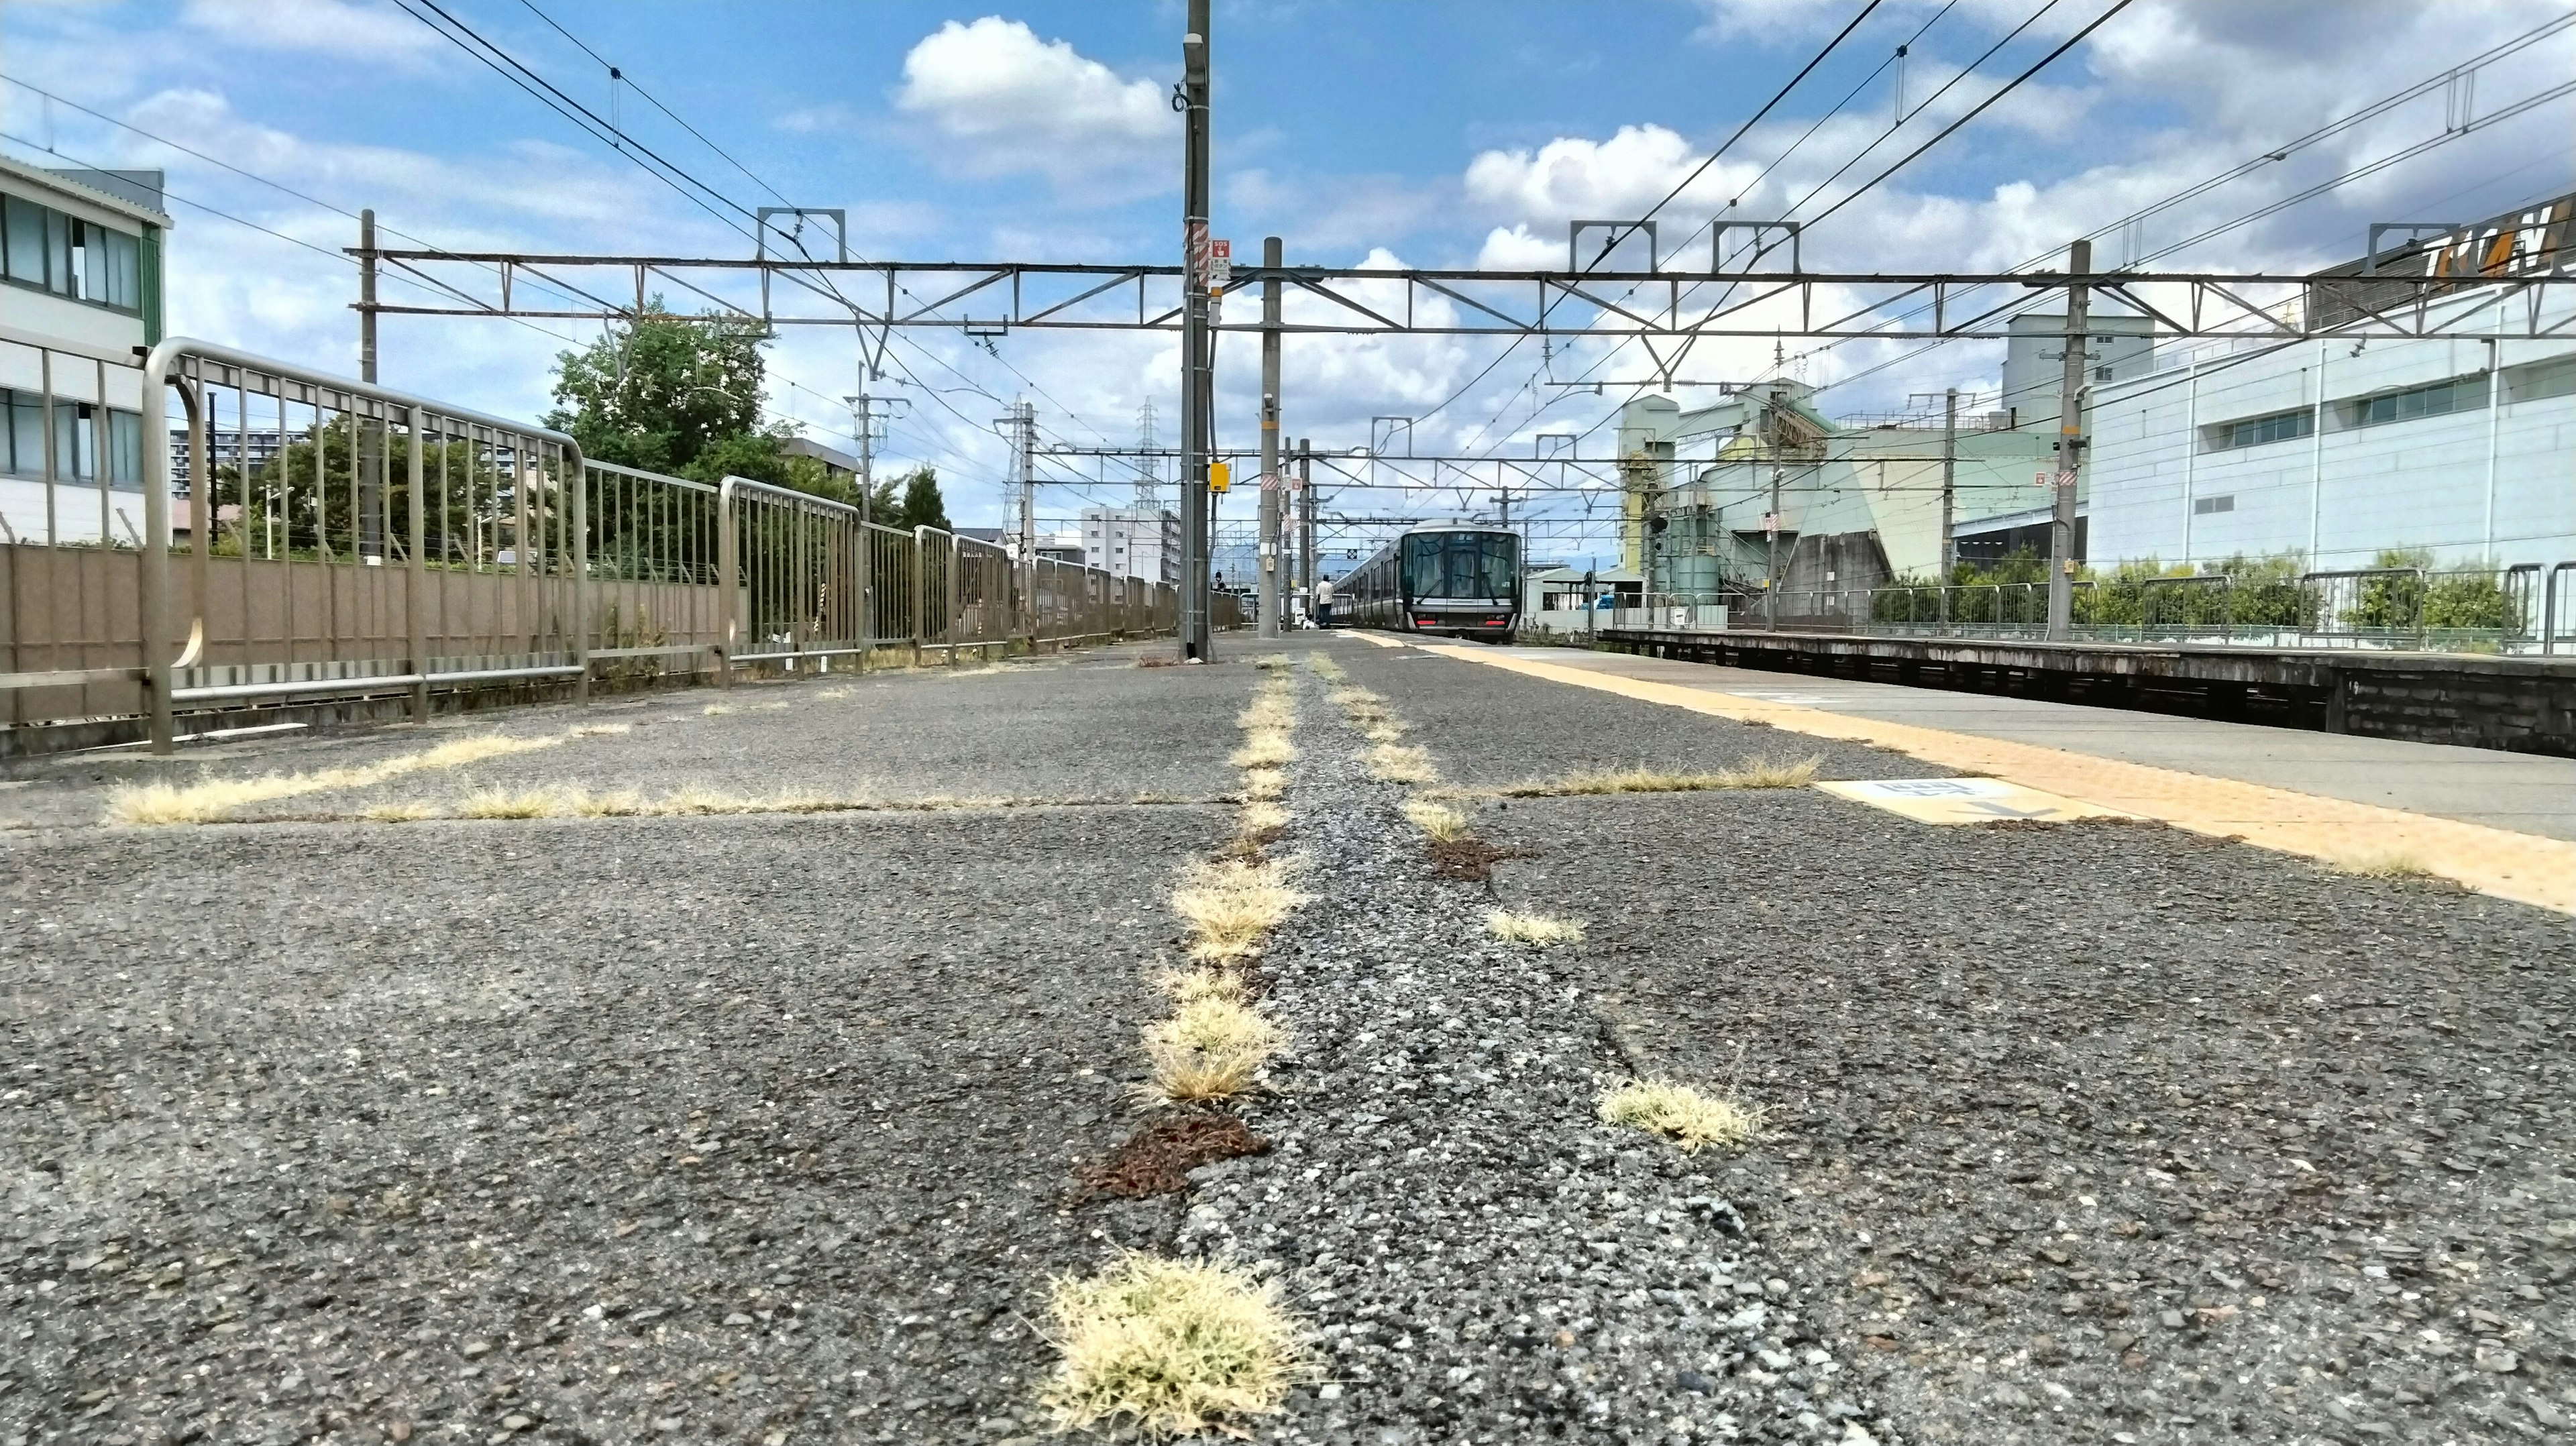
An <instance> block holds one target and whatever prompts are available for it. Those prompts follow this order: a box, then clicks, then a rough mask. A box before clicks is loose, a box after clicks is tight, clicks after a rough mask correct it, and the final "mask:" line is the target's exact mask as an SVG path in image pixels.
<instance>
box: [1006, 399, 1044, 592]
mask: <svg viewBox="0 0 2576 1446" xmlns="http://www.w3.org/2000/svg"><path fill="white" fill-rule="evenodd" d="M1037 452H1038V408H1037V404H1036V403H1035V402H1027V401H1023V402H1020V403H1018V404H1017V405H1015V406H1013V407H1012V408H1011V456H1012V459H1013V461H1012V465H1013V467H1014V468H1015V469H1016V470H1017V472H1018V474H1019V478H1018V480H1019V487H1020V561H1022V562H1023V563H1026V564H1028V565H1029V567H1030V568H1031V572H1030V574H1029V578H1030V581H1031V583H1032V584H1034V583H1035V581H1036V578H1037V573H1036V571H1035V568H1036V567H1037V561H1038V457H1037Z"/></svg>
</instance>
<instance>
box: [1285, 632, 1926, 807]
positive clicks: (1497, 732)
mask: <svg viewBox="0 0 2576 1446" xmlns="http://www.w3.org/2000/svg"><path fill="white" fill-rule="evenodd" d="M1330 656H1331V657H1332V659H1333V660H1334V661H1335V662H1337V663H1339V664H1341V665H1342V667H1343V669H1344V670H1346V671H1347V672H1349V674H1350V675H1351V679H1352V681H1354V682H1356V683H1359V684H1361V685H1362V686H1365V687H1367V688H1370V689H1373V690H1375V691H1376V692H1378V693H1381V694H1384V695H1385V697H1386V699H1387V701H1388V702H1389V703H1390V704H1392V705H1393V706H1394V707H1395V709H1396V711H1397V712H1399V713H1401V714H1402V715H1403V716H1404V718H1405V719H1406V721H1407V722H1409V723H1410V724H1412V725H1413V730H1414V738H1413V741H1414V742H1417V743H1420V744H1422V745H1424V746H1426V747H1428V748H1429V749H1430V750H1431V752H1432V756H1433V757H1434V758H1436V759H1437V760H1438V761H1439V764H1440V771H1441V773H1442V775H1443V776H1444V777H1445V778H1446V779H1447V781H1448V782H1450V783H1453V784H1457V785H1460V786H1463V787H1468V788H1494V787H1501V786H1505V785H1509V784H1515V783H1527V782H1530V781H1531V780H1533V779H1551V778H1562V777H1564V776H1566V775H1567V774H1570V773H1579V772H1584V771H1586V770H1594V769H1617V768H1634V767H1637V766H1640V765H1643V766H1645V767H1648V768H1654V769H1660V770H1666V771H1672V772H1707V771H1715V770H1718V769H1723V768H1732V767H1734V766H1735V765H1736V764H1738V763H1741V762H1743V761H1744V759H1745V758H1746V757H1747V756H1748V755H1758V756H1762V757H1768V758H1777V759H1783V760H1786V759H1796V758H1806V757H1809V756H1811V755H1812V756H1817V757H1821V758H1822V759H1823V762H1822V763H1821V764H1820V765H1819V766H1818V768H1817V776H1818V777H1820V778H1929V777H1934V776H1938V775H1941V774H1943V773H1945V772H1946V771H1947V770H1944V769H1939V768H1935V767H1932V766H1931V765H1929V764H1926V763H1923V762H1921V761H1919V760H1916V759H1912V758H1908V757H1906V756H1905V755H1903V754H1901V753H1886V752H1882V751H1880V750H1878V749H1875V748H1871V747H1869V746H1867V745H1865V744H1859V743H1838V742H1835V741H1833V740H1831V739H1825V738H1816V737H1811V736H1809V735H1807V734H1803V733H1789V732H1785V731H1783V730H1781V729H1777V728H1764V727H1758V726H1755V725H1752V724H1747V723H1738V722H1736V721H1734V720H1733V719H1729V718H1715V717H1711V716H1709V715H1707V714H1704V713H1688V712H1684V711H1683V710H1681V709H1679V708H1670V707H1666V706H1664V705H1662V704H1660V703H1647V702H1643V701H1640V700H1638V699H1635V698H1622V697H1620V696H1618V695H1617V694H1614V693H1603V692H1598V691H1595V690H1593V689H1589V688H1574V687H1568V686H1567V685H1565V684H1563V683H1553V682H1549V681H1548V680H1546V679H1544V678H1532V677H1529V676H1527V675H1525V674H1521V673H1513V672H1507V671H1505V670H1503V669H1501V668H1495V667H1489V666H1487V665H1485V664H1482V663H1470V662H1463V661H1460V660H1458V659H1455V658H1447V657H1442V656H1440V655H1439V654H1437V653H1430V652H1424V651H1421V650H1419V649H1413V648H1406V649H1402V650H1397V649H1393V648H1379V647H1373V646H1371V645H1369V644H1366V643H1356V644H1354V643H1351V642H1344V643H1339V644H1336V645H1334V646H1333V647H1332V648H1331V649H1330Z"/></svg>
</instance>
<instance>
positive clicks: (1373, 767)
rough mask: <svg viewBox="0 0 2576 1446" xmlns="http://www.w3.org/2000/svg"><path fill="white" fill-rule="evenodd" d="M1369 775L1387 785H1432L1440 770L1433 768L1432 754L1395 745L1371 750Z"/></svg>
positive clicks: (1384, 745) (1381, 745)
mask: <svg viewBox="0 0 2576 1446" xmlns="http://www.w3.org/2000/svg"><path fill="white" fill-rule="evenodd" d="M1368 773H1369V777H1371V778H1375V779H1379V780H1381V781H1383V782H1386V783H1430V782H1432V781H1433V780H1435V779H1437V778H1439V776H1440V770H1438V769H1436V768H1434V767H1432V766H1431V755H1430V754H1428V753H1425V752H1423V751H1422V750H1421V749H1419V748H1406V747H1402V746H1399V745H1397V744H1393V743H1380V744H1378V745H1376V746H1375V747H1372V748H1371V749H1369V751H1368Z"/></svg>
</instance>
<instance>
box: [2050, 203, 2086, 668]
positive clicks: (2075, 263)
mask: <svg viewBox="0 0 2576 1446" xmlns="http://www.w3.org/2000/svg"><path fill="white" fill-rule="evenodd" d="M2092 269H2093V243H2092V242H2090V241H2078V242H2076V243H2075V244H2074V245H2072V246H2069V247H2067V248H2066V275H2067V283H2066V369H2065V371H2064V372H2062V373H2060V376H2059V381H2058V386H2057V478H2056V483H2057V506H2056V508H2055V510H2054V512H2053V513H2052V514H2051V515H2050V517H2049V520H2048V636H2049V637H2050V638H2051V639H2052V640H2056V641H2064V640H2065V639H2066V638H2068V637H2071V636H2073V634H2074V631H2075V469H2076V467H2077V466H2078V465H2079V463H2080V462H2081V460H2082V457H2083V448H2084V342H2085V337H2086V333H2088V332H2090V331H2091V330H2092V325H2091V319H2090V318H2089V317H2087V316H2086V315H2085V301H2086V296H2085V286H2084V283H2083V282H2081V281H2078V280H2076V279H2075V278H2077V277H2079V276H2082V275H2084V274H2085V273H2087V272H2089V271H2091V270H2092Z"/></svg>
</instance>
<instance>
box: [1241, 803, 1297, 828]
mask: <svg viewBox="0 0 2576 1446" xmlns="http://www.w3.org/2000/svg"><path fill="white" fill-rule="evenodd" d="M1287 826H1288V810H1286V809H1284V808H1282V807H1280V806H1279V805H1278V804H1276V803H1272V802H1270V801H1269V800H1267V799H1256V800H1255V801H1253V802H1251V803H1247V804H1245V805H1244V806H1243V812H1242V813H1241V814H1240V815H1238V816H1237V817H1236V818H1235V821H1234V829H1235V832H1237V833H1239V834H1244V835H1246V836H1250V835H1255V834H1273V835H1275V834H1276V833H1277V832H1278V831H1279V830H1281V829H1283V828H1286V827H1287Z"/></svg>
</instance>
